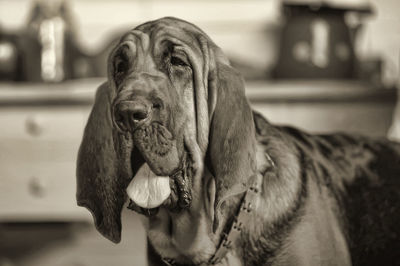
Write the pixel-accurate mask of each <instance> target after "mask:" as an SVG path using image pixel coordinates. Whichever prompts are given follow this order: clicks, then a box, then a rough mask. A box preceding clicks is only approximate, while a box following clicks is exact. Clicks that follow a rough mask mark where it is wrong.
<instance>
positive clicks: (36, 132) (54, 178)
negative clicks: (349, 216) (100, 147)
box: [0, 106, 90, 221]
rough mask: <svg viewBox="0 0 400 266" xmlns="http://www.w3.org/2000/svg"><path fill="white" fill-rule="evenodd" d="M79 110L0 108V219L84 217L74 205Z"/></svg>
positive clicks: (82, 110)
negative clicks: (0, 126)
mask: <svg viewBox="0 0 400 266" xmlns="http://www.w3.org/2000/svg"><path fill="white" fill-rule="evenodd" d="M89 111H90V107H89V106H85V107H70V108H67V107H64V108H60V107H54V108H47V109H46V108H43V107H41V108H32V107H31V108H20V109H15V110H14V109H9V108H7V109H0V125H2V126H3V127H4V129H2V130H1V132H0V151H1V154H0V179H1V182H0V221H5V220H12V221H16V220H63V221H64V220H75V219H82V218H84V219H86V218H87V216H88V212H87V211H85V210H84V209H82V208H78V207H77V206H76V202H75V191H76V182H75V168H76V157H77V152H78V148H79V144H80V141H81V138H82V133H83V130H84V126H85V124H86V119H87V117H88V114H89Z"/></svg>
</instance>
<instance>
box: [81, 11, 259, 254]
mask: <svg viewBox="0 0 400 266" xmlns="http://www.w3.org/2000/svg"><path fill="white" fill-rule="evenodd" d="M254 150H255V143H254V125H253V119H252V113H251V109H250V107H249V105H248V102H247V100H246V98H245V95H244V86H243V81H242V78H241V76H240V75H239V74H238V73H237V72H236V71H234V70H233V69H232V68H231V66H230V65H229V62H228V60H227V59H226V57H225V56H224V55H223V53H222V52H221V50H220V49H219V48H218V47H217V46H216V45H215V44H214V43H213V42H212V41H211V40H210V38H209V37H208V36H207V35H206V34H205V33H204V32H202V31H201V30H200V29H198V28H197V27H196V26H194V25H192V24H190V23H187V22H184V21H181V20H178V19H174V18H163V19H160V20H156V21H152V22H148V23H145V24H143V25H140V26H138V27H137V28H135V29H133V30H132V31H130V32H128V33H127V34H125V35H124V36H123V37H122V38H121V41H120V43H119V44H118V45H117V46H116V47H115V49H114V50H113V52H112V53H111V54H110V57H109V61H108V81H107V83H105V84H103V85H102V86H100V88H99V89H98V91H97V95H96V100H95V104H94V106H93V109H92V112H91V114H90V117H89V120H88V123H87V126H86V129H85V133H84V136H83V141H82V144H81V147H80V150H79V156H78V169H77V182H78V183H77V185H78V188H77V200H78V204H79V205H81V206H85V207H87V208H88V209H89V210H91V212H92V213H93V216H94V218H95V224H96V227H97V229H98V230H99V231H100V232H101V233H102V234H103V235H104V236H106V237H107V238H108V239H110V240H112V241H114V242H119V240H120V231H121V218H120V215H121V210H122V207H123V205H124V203H125V202H126V201H127V200H128V199H130V201H131V202H130V208H132V209H134V210H137V211H139V212H141V213H145V214H148V215H149V216H150V217H149V220H150V221H151V220H152V219H156V217H157V215H158V214H157V212H158V211H160V212H162V213H164V214H165V213H166V214H165V215H168V216H171V217H172V218H171V219H172V220H174V219H175V220H179V219H186V221H189V220H190V219H196V217H197V218H198V217H201V219H203V220H204V221H205V222H204V224H206V225H207V226H206V227H207V228H205V229H204V230H206V231H207V232H208V233H209V234H212V231H213V230H212V229H213V226H212V225H213V224H214V232H219V231H221V229H220V228H222V226H223V223H221V221H223V220H222V219H221V217H224V212H225V211H224V208H223V207H221V206H223V203H224V202H225V201H226V199H228V198H229V197H230V196H232V195H237V194H239V193H241V192H243V191H245V190H246V189H247V178H248V177H249V176H250V175H251V174H252V173H253V172H254V171H255V167H256V166H255V161H254ZM184 215H188V217H187V218H182V217H183V216H184ZM190 221H191V222H192V223H193V224H195V223H197V222H198V220H190ZM189 223H190V222H189ZM193 224H192V227H196V225H193ZM179 226H181V230H184V229H183V228H182V226H183V225H182V224H180V225H179ZM210 252H211V251H210Z"/></svg>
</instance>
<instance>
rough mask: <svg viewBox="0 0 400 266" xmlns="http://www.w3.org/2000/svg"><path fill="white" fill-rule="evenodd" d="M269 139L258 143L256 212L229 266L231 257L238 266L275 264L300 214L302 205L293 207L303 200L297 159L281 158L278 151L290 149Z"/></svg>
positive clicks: (239, 241)
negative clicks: (294, 221) (258, 187)
mask: <svg viewBox="0 0 400 266" xmlns="http://www.w3.org/2000/svg"><path fill="white" fill-rule="evenodd" d="M268 138H269V140H268V142H265V141H264V140H261V139H258V141H257V142H258V143H257V150H256V161H257V173H258V174H259V176H260V179H259V181H258V185H259V186H260V188H261V191H260V193H258V195H257V197H255V198H254V211H252V212H251V214H250V218H249V219H248V222H247V223H246V225H245V226H244V228H243V230H242V233H241V234H240V237H239V238H238V239H237V241H236V242H235V243H234V245H233V247H232V249H231V256H227V257H226V259H225V261H226V262H225V264H226V265H232V263H228V264H227V261H228V260H231V261H232V256H234V257H236V258H237V259H236V261H240V263H239V264H237V265H260V263H265V262H266V260H267V261H268V262H270V263H272V262H273V261H274V258H276V257H277V256H279V254H276V253H277V251H278V250H281V247H282V245H283V244H284V241H285V238H286V237H287V235H288V232H289V231H290V229H291V228H292V224H293V223H292V222H293V220H294V219H295V218H296V217H297V215H299V213H300V212H299V209H298V208H297V207H296V206H299V204H293V203H295V202H299V201H300V198H301V197H302V195H301V193H302V189H301V176H299V173H300V172H301V171H300V170H299V169H298V167H299V162H298V158H297V157H296V156H294V155H293V151H292V152H286V153H279V156H278V153H277V152H276V151H278V149H277V148H279V150H280V151H282V150H286V149H291V147H288V146H287V145H285V144H284V143H277V142H275V140H274V138H273V137H271V138H270V137H268ZM282 154H283V155H282ZM236 202H237V201H236ZM291 206H295V207H291ZM239 258H240V259H239ZM222 265H224V264H222ZM266 265H269V264H268V263H267V264H266Z"/></svg>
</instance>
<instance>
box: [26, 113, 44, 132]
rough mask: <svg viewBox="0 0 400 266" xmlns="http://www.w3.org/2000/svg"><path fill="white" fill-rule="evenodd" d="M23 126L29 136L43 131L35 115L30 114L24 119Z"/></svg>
mask: <svg viewBox="0 0 400 266" xmlns="http://www.w3.org/2000/svg"><path fill="white" fill-rule="evenodd" d="M25 128H26V131H27V132H28V134H29V135H31V136H40V135H41V134H42V132H43V125H42V123H41V121H40V119H39V118H37V117H36V116H30V117H28V118H27V119H26V122H25Z"/></svg>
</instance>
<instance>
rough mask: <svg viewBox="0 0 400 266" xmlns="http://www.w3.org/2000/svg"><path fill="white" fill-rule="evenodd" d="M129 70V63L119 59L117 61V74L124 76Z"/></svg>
mask: <svg viewBox="0 0 400 266" xmlns="http://www.w3.org/2000/svg"><path fill="white" fill-rule="evenodd" d="M127 70H128V63H127V62H126V61H125V60H121V59H117V60H116V61H115V74H123V73H125V72H126V71H127Z"/></svg>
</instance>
